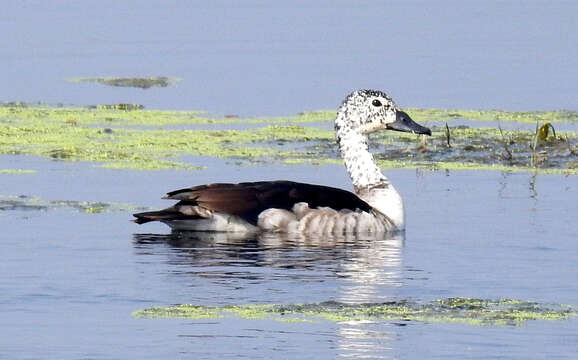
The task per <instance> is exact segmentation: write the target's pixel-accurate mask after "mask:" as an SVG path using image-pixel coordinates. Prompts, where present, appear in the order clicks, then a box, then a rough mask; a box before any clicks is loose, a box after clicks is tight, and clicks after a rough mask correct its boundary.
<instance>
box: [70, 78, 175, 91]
mask: <svg viewBox="0 0 578 360" xmlns="http://www.w3.org/2000/svg"><path fill="white" fill-rule="evenodd" d="M67 80H68V81H70V82H92V83H98V84H103V85H108V86H119V87H135V88H140V89H149V88H151V87H167V86H170V85H174V84H176V83H178V82H179V81H181V79H179V78H170V77H166V76H157V77H144V78H141V77H95V78H89V77H85V78H83V77H80V78H70V79H67Z"/></svg>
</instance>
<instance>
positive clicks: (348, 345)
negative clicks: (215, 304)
mask: <svg viewBox="0 0 578 360" xmlns="http://www.w3.org/2000/svg"><path fill="white" fill-rule="evenodd" d="M133 240H134V248H135V251H136V252H137V253H138V254H140V255H159V254H163V255H165V256H166V261H167V262H168V263H170V264H171V265H178V269H180V270H179V271H182V273H186V274H187V275H194V276H198V277H202V278H204V279H209V280H210V281H215V282H216V283H217V284H220V285H219V286H220V287H219V289H220V290H216V291H215V294H217V293H218V294H221V296H222V295H223V293H224V292H226V291H225V290H224V288H223V287H222V286H224V284H231V282H237V283H239V282H241V283H243V284H247V283H251V284H253V286H255V285H254V284H255V281H257V280H259V281H263V282H264V283H265V284H267V289H269V291H270V289H271V287H274V286H275V285H273V284H274V282H273V280H280V279H283V278H286V279H289V280H290V282H289V283H288V284H289V285H290V286H289V287H287V284H285V286H284V287H283V289H284V291H288V292H289V293H287V294H286V295H285V296H283V299H286V298H296V299H298V301H301V302H308V301H311V300H310V296H312V294H310V293H308V292H307V290H305V289H314V291H320V292H321V293H324V291H325V292H328V294H327V295H328V296H330V297H332V298H330V299H327V298H325V299H323V300H335V301H338V302H343V303H351V304H355V303H367V302H383V301H388V300H392V299H395V298H396V291H397V289H398V288H399V287H400V286H401V285H402V281H403V277H402V251H403V243H404V234H403V233H399V234H394V235H391V234H388V235H385V234H379V235H374V236H368V235H358V234H357V235H356V234H351V235H347V236H333V237H332V236H322V235H319V236H313V235H307V236H306V235H293V234H284V233H258V234H238V233H215V232H173V233H171V234H167V235H157V234H134V235H133ZM183 265H187V266H183ZM257 268H260V269H261V270H258V269H257ZM266 268H270V270H267V269H266ZM183 269H184V270H183ZM292 269H298V271H291V270H292ZM171 273H172V274H175V271H171ZM312 280H314V281H313V282H312ZM325 280H328V281H329V282H328V283H326V284H333V283H334V284H335V285H334V286H332V287H330V288H329V289H327V285H319V286H320V287H316V286H317V285H312V284H316V283H318V282H317V281H325ZM295 285H297V286H295ZM225 286H226V285H225ZM226 293H227V294H228V295H227V296H231V293H230V292H226ZM292 293H295V294H292ZM252 295H253V296H263V294H262V293H261V292H259V293H257V294H256V293H252ZM313 297H314V298H315V294H313ZM252 300H253V301H256V300H257V299H252ZM317 300H319V299H317ZM317 300H316V301H317ZM233 301H235V300H233ZM237 301H239V302H240V303H244V302H246V301H247V300H246V299H237ZM258 301H259V302H262V301H265V302H270V301H273V302H275V297H273V298H266V299H259V300H258ZM282 301H283V300H282ZM336 326H337V328H335V329H334V331H335V334H336V335H337V336H336V339H335V346H336V348H337V349H338V351H339V353H340V356H341V357H351V358H383V356H385V357H389V355H390V354H391V345H392V344H391V341H392V337H393V334H392V333H390V332H389V331H387V330H386V331H384V329H383V328H380V329H374V330H372V331H369V330H368V329H367V324H362V323H359V322H343V323H339V324H337V325H336Z"/></svg>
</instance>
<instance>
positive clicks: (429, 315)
mask: <svg viewBox="0 0 578 360" xmlns="http://www.w3.org/2000/svg"><path fill="white" fill-rule="evenodd" d="M576 315H577V312H576V311H575V310H574V309H572V308H571V307H569V306H567V305H556V306H554V305H543V304H539V303H536V302H531V301H523V300H515V299H497V300H484V299H473V298H446V299H439V300H435V301H432V302H429V303H423V304H420V303H418V302H413V301H410V300H400V301H392V302H386V303H364V304H357V305H352V304H345V303H340V302H335V301H326V302H321V303H310V304H294V305H273V304H249V305H225V306H202V305H188V304H183V305H175V306H169V307H152V308H148V309H143V310H138V311H135V312H134V313H133V316H136V317H175V318H188V319H205V318H220V317H230V316H237V317H241V318H245V319H270V320H277V321H315V320H320V319H323V320H328V321H335V322H342V321H361V320H370V321H380V320H401V321H422V322H457V323H464V324H470V325H518V324H520V323H522V322H524V321H527V320H563V319H568V318H570V317H573V316H576Z"/></svg>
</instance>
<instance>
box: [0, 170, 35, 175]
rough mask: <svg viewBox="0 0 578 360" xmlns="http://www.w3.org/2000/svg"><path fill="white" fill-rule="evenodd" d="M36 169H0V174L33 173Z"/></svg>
mask: <svg viewBox="0 0 578 360" xmlns="http://www.w3.org/2000/svg"><path fill="white" fill-rule="evenodd" d="M35 172H36V170H30V169H0V174H34V173H35Z"/></svg>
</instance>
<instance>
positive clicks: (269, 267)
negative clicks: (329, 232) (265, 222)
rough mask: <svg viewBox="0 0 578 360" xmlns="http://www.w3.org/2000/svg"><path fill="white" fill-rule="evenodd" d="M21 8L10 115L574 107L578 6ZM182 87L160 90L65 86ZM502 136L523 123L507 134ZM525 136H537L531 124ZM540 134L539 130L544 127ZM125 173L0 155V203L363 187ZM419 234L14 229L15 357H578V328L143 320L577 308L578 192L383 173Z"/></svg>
mask: <svg viewBox="0 0 578 360" xmlns="http://www.w3.org/2000/svg"><path fill="white" fill-rule="evenodd" d="M296 4H297V5H299V6H295V7H290V6H289V5H287V4H281V3H277V2H259V1H245V2H243V4H242V5H240V6H239V4H237V3H236V2H228V1H212V2H207V3H206V4H195V5H191V4H189V3H184V2H178V1H162V2H160V1H158V2H157V1H122V2H119V1H102V0H101V1H82V2H77V1H59V2H46V1H39V2H33V1H31V2H21V1H5V2H3V4H2V12H1V13H0V30H1V32H2V34H4V36H3V37H2V38H1V39H0V66H1V68H2V71H0V80H1V81H2V83H3V84H7V85H6V86H3V87H1V88H0V101H41V102H47V103H65V104H74V105H84V104H99V103H138V104H143V105H145V107H147V108H167V109H203V110H209V111H211V112H212V113H217V114H240V115H284V114H294V113H297V112H300V111H304V110H316V109H334V108H336V106H337V104H338V103H339V101H340V100H341V99H342V98H343V96H344V95H345V94H346V93H348V92H349V91H350V90H352V89H356V88H361V87H374V88H379V89H384V90H387V91H389V92H391V94H392V95H393V96H394V98H395V99H396V101H397V102H398V103H399V104H400V105H402V106H412V107H440V108H504V109H510V110H541V109H560V108H568V109H574V110H576V108H577V105H578V104H577V103H576V84H577V83H578V78H577V75H578V73H577V72H576V71H575V69H576V68H578V60H577V59H578V56H576V55H577V54H576V46H575V44H576V43H578V38H577V36H578V35H577V34H578V32H577V31H576V16H575V14H576V13H577V11H578V7H577V5H576V3H575V2H563V1H558V2H551V3H546V2H540V1H536V2H529V1H528V2H524V3H519V2H490V3H487V2H484V3H483V4H482V3H479V4H478V3H474V2H471V3H470V2H468V3H464V2H453V1H442V2H435V3H433V2H432V3H430V2H392V3H388V4H383V3H381V2H363V3H352V2H349V1H318V2H315V3H311V2H298V3H296ZM157 75H161V76H174V77H180V78H182V79H183V80H182V81H181V82H180V83H179V84H178V85H177V86H175V87H168V88H153V89H149V90H141V89H131V88H112V87H107V86H103V85H98V84H89V83H70V82H67V81H66V79H67V78H71V77H77V76H78V77H86V76H157ZM505 126H507V125H505ZM519 126H522V125H519ZM532 126H533V125H532ZM194 160H195V161H194V162H195V163H196V164H202V165H206V166H207V169H205V170H202V171H191V172H187V171H151V172H140V171H128V170H113V169H103V168H97V167H94V166H93V165H92V164H87V163H66V162H59V161H48V160H45V159H40V158H36V157H33V156H7V155H1V156H0V169H4V168H23V169H33V170H36V171H37V173H35V174H17V175H13V174H0V196H5V195H10V196H15V195H28V196H38V197H40V198H41V199H44V200H45V201H47V202H49V201H51V200H75V201H107V202H120V203H131V204H135V205H137V206H150V207H152V208H158V207H161V206H165V205H167V201H165V200H160V199H159V198H160V196H161V195H162V194H164V193H165V192H166V191H169V190H173V189H178V188H182V187H184V186H189V185H193V184H202V183H206V182H216V181H249V180H261V179H291V180H296V181H306V182H312V183H319V184H327V185H330V186H337V187H341V188H346V189H349V188H350V184H349V182H348V179H347V177H346V174H345V172H344V169H343V167H342V166H336V165H324V166H313V165H292V166H282V165H268V166H257V165H251V166H238V165H235V164H234V160H224V161H223V160H218V159H212V158H207V157H199V158H195V159H194ZM387 174H388V175H389V176H390V178H391V180H392V181H393V183H394V184H395V185H396V187H397V188H398V189H399V190H400V192H401V193H402V195H403V197H404V199H405V202H406V208H407V222H408V229H407V232H406V234H405V236H404V237H403V238H395V239H357V240H356V241H354V242H341V243H335V244H332V243H328V242H327V241H313V242H308V243H299V242H295V241H287V240H286V239H282V238H281V239H280V238H275V237H264V238H259V239H251V240H240V239H227V238H215V239H197V240H195V241H191V240H190V239H189V240H187V239H184V240H183V239H179V238H175V237H173V236H171V235H170V232H169V230H168V229H167V228H166V227H165V226H164V225H162V224H146V225H143V226H137V225H136V224H133V223H130V222H129V221H128V220H129V219H130V218H131V214H130V211H128V210H118V211H113V212H108V213H97V214H89V213H83V212H78V211H77V210H75V209H74V208H70V207H58V208H54V209H51V208H49V209H41V210H38V209H37V210H33V209H25V208H14V209H12V210H3V211H0V228H1V229H2V232H1V233H0V244H1V246H2V261H0V319H1V321H0V331H1V335H2V336H0V358H1V359H54V358H58V359H126V358H136V359H160V358H169V359H171V358H194V359H215V358H219V359H229V358H234V359H239V358H251V359H270V358H299V359H334V358H355V359H357V358H369V359H435V358H456V359H463V358H473V359H476V358H479V359H497V358H507V359H544V358H558V359H575V358H576V354H577V353H578V335H577V334H578V321H577V320H576V318H572V319H569V320H562V321H529V322H525V323H521V324H520V325H519V326H498V325H489V326H472V325H467V324H459V323H443V322H440V323H436V322H420V321H409V322H408V321H401V320H391V321H372V322H331V321H326V320H319V321H314V322H305V323H304V322H299V323H296V322H278V321H271V320H266V319H253V320H247V319H241V318H235V317H226V318H222V319H209V320H191V319H141V318H135V317H133V316H131V313H132V312H133V311H135V310H138V309H143V308H147V307H150V306H168V305H172V304H180V303H193V304H203V305H227V304H247V303H277V304H294V303H307V302H319V301H328V300H335V301H341V302H345V303H359V302H379V301H390V300H400V299H412V300H414V301H418V302H427V301H430V300H433V299H440V298H447V297H454V296H455V297H473V298H488V299H498V298H502V297H505V298H519V299H523V300H532V301H537V302H539V303H543V304H560V303H563V304H570V305H572V306H574V307H578V286H577V285H576V278H577V276H578V272H577V270H576V265H575V263H576V259H577V258H578V246H577V245H576V238H577V237H578V227H577V226H576V221H575V218H576V216H575V214H576V213H578V204H577V202H576V198H577V193H578V180H577V178H576V177H575V176H563V175H533V174H531V173H502V172H495V171H436V172H430V171H422V170H418V171H416V170H390V171H387Z"/></svg>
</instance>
